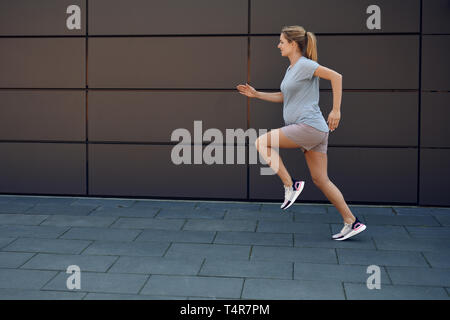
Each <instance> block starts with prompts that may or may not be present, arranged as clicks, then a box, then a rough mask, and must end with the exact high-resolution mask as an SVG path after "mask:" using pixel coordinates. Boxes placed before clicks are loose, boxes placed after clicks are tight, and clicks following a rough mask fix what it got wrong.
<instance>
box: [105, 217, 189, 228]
mask: <svg viewBox="0 0 450 320" xmlns="http://www.w3.org/2000/svg"><path fill="white" fill-rule="evenodd" d="M184 223H185V220H184V219H167V220H166V219H155V218H119V219H118V220H117V221H116V222H115V223H114V224H113V225H112V226H111V228H123V229H157V230H180V229H181V227H182V226H183V224H184Z"/></svg>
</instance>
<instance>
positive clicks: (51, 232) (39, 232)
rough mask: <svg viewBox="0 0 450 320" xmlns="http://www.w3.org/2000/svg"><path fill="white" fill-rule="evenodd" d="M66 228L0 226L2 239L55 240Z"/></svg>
mask: <svg viewBox="0 0 450 320" xmlns="http://www.w3.org/2000/svg"><path fill="white" fill-rule="evenodd" d="M68 229H69V228H68V227H48V226H19V225H9V226H0V234H1V235H2V237H30V238H57V237H59V236H60V235H61V234H63V233H64V232H66V231H67V230H68Z"/></svg>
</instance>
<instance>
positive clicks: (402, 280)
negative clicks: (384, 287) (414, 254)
mask: <svg viewBox="0 0 450 320" xmlns="http://www.w3.org/2000/svg"><path fill="white" fill-rule="evenodd" d="M387 272H388V273H389V277H390V278H391V280H392V283H393V284H394V285H397V284H404V285H419V286H436V287H448V286H450V272H449V269H448V268H406V267H387Z"/></svg>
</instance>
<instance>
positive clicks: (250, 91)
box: [236, 83, 283, 102]
mask: <svg viewBox="0 0 450 320" xmlns="http://www.w3.org/2000/svg"><path fill="white" fill-rule="evenodd" d="M236 88H237V89H238V91H239V93H240V94H243V95H245V96H247V97H250V98H258V99H261V100H265V101H270V102H283V93H281V92H260V91H256V90H255V88H253V87H252V86H250V85H249V84H248V83H246V84H245V85H243V84H240V85H238V86H237V87H236Z"/></svg>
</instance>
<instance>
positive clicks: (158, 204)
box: [131, 200, 197, 209]
mask: <svg viewBox="0 0 450 320" xmlns="http://www.w3.org/2000/svg"><path fill="white" fill-rule="evenodd" d="M196 206H197V202H196V201H183V200H177V201H171V200H149V201H144V200H138V201H136V202H135V203H134V204H133V205H132V206H131V208H161V209H162V208H176V207H181V208H194V207H196Z"/></svg>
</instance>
